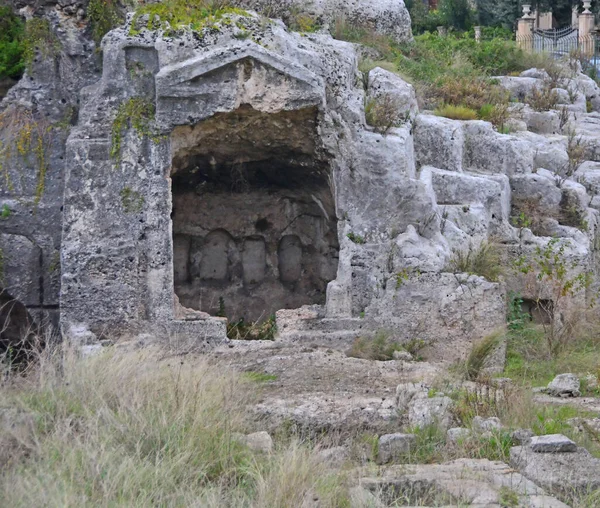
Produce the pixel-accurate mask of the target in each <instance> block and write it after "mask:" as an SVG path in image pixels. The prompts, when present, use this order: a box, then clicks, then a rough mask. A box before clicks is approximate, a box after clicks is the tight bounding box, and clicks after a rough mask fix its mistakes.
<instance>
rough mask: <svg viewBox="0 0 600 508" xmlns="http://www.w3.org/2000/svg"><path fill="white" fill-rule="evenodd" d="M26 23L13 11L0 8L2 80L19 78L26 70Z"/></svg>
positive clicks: (8, 8)
mask: <svg viewBox="0 0 600 508" xmlns="http://www.w3.org/2000/svg"><path fill="white" fill-rule="evenodd" d="M24 35H25V23H24V22H23V21H22V20H21V18H19V17H18V16H16V15H15V14H14V13H13V11H12V9H11V8H10V7H7V6H0V79H3V78H13V79H16V78H19V77H20V76H21V74H23V71H24V70H25V60H24V46H23V38H24Z"/></svg>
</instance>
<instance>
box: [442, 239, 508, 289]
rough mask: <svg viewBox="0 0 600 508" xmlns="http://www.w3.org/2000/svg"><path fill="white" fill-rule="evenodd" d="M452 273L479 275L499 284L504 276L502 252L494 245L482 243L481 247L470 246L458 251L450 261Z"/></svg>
mask: <svg viewBox="0 0 600 508" xmlns="http://www.w3.org/2000/svg"><path fill="white" fill-rule="evenodd" d="M449 269H450V271H452V272H453V273H468V274H471V275H479V276H480V277H484V278H486V279H487V280H489V281H491V282H497V281H498V280H499V277H500V276H501V275H502V271H503V270H502V263H501V259H500V251H499V249H498V247H497V246H496V245H494V244H493V243H488V242H482V243H481V244H480V245H479V246H475V247H474V246H472V245H471V246H469V248H468V249H466V250H457V251H455V252H454V255H453V256H452V258H451V259H450V266H449Z"/></svg>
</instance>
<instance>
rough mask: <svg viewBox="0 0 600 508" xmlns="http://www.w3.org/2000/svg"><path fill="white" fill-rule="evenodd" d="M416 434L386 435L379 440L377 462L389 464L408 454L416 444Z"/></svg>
mask: <svg viewBox="0 0 600 508" xmlns="http://www.w3.org/2000/svg"><path fill="white" fill-rule="evenodd" d="M416 442H417V437H416V436H415V435H414V434H385V435H383V436H381V437H380V438H379V446H378V454H377V462H378V463H379V464H387V463H388V462H392V461H393V460H394V459H398V458H400V457H401V456H402V455H403V454H405V453H408V452H409V451H410V450H411V449H412V448H413V447H414V446H415V444H416Z"/></svg>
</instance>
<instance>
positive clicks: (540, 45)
mask: <svg viewBox="0 0 600 508" xmlns="http://www.w3.org/2000/svg"><path fill="white" fill-rule="evenodd" d="M579 45H580V41H579V30H577V29H576V28H571V27H567V28H561V29H556V28H554V29H550V30H539V29H536V30H534V31H533V45H532V46H533V47H532V49H533V51H534V52H536V53H549V54H551V55H554V56H555V57H556V58H561V57H563V56H567V55H569V54H570V53H572V52H573V51H576V50H577V49H579Z"/></svg>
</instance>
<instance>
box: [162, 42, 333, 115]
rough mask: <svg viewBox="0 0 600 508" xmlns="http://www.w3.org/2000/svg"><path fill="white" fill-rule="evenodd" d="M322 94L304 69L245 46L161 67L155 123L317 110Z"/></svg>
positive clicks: (319, 84)
mask: <svg viewBox="0 0 600 508" xmlns="http://www.w3.org/2000/svg"><path fill="white" fill-rule="evenodd" d="M324 93H325V92H324V84H323V81H322V80H321V79H320V78H319V77H317V76H315V75H314V74H313V73H312V72H311V71H309V70H308V69H306V68H305V67H303V66H301V65H299V64H297V63H294V62H292V61H289V60H286V59H284V58H282V57H281V56H279V55H277V54H275V53H273V52H271V51H268V50H267V49H265V48H263V47H262V46H259V45H258V44H255V43H252V42H246V43H244V44H236V45H232V46H227V47H225V48H218V49H215V50H213V51H211V52H209V53H203V54H201V55H199V56H197V57H194V58H190V59H188V60H186V61H184V62H180V63H177V64H173V65H170V66H167V67H164V68H162V69H161V70H160V72H159V73H158V74H157V76H156V94H157V106H158V107H157V119H158V121H159V122H160V123H161V124H162V125H164V126H165V127H166V126H167V125H171V126H174V125H183V124H189V123H195V122H198V121H200V120H203V119H205V118H208V117H210V116H212V115H214V114H215V113H218V112H228V111H233V110H235V109H237V108H239V107H240V106H242V105H250V106H251V107H253V108H254V109H256V110H258V111H263V112H267V113H276V112H278V111H284V110H294V109H301V108H305V107H314V106H320V105H321V104H322V102H323V100H324Z"/></svg>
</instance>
